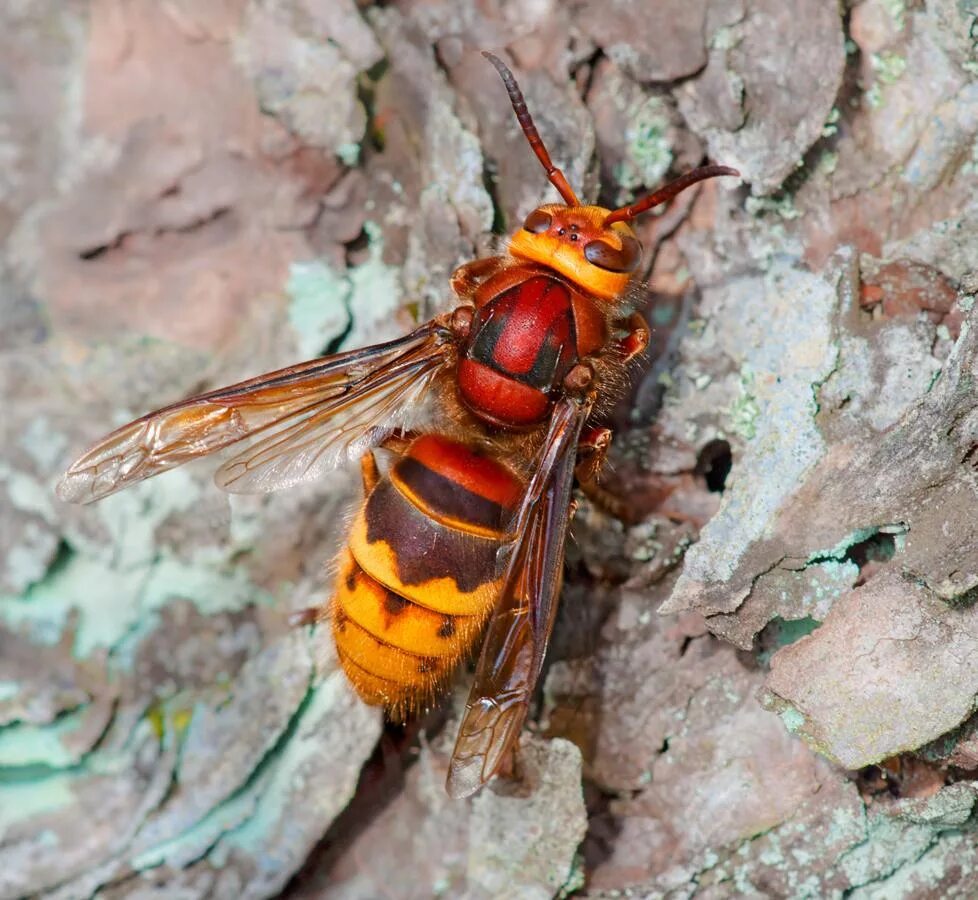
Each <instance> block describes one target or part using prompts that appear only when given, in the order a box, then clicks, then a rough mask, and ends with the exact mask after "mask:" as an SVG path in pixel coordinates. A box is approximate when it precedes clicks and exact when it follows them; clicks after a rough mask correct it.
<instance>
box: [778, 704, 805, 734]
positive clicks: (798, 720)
mask: <svg viewBox="0 0 978 900" xmlns="http://www.w3.org/2000/svg"><path fill="white" fill-rule="evenodd" d="M778 716H779V717H780V719H781V721H782V722H784V727H785V728H787V729H788V731H790V732H791V733H792V734H797V733H798V732H799V731H801V729H802V728H804V727H805V717H804V716H803V715H802V714H801V713H800V712H798V710H797V709H795V708H794V707H793V706H789V707H787V708H785V709H783V710H781V711H780V712H779V713H778Z"/></svg>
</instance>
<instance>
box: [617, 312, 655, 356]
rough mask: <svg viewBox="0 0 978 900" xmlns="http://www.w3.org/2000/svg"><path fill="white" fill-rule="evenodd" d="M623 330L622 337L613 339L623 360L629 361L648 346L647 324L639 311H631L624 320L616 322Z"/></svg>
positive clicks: (639, 354)
mask: <svg viewBox="0 0 978 900" xmlns="http://www.w3.org/2000/svg"><path fill="white" fill-rule="evenodd" d="M618 324H619V326H620V327H621V328H622V329H624V330H625V332H626V334H625V336H624V337H623V338H621V339H619V340H617V341H615V347H616V348H617V350H618V352H619V353H620V354H621V358H622V361H623V362H626V363H628V362H631V361H632V360H633V359H635V357H636V356H641V355H642V354H643V353H644V352H645V348H646V347H648V346H649V326H648V324H647V323H646V321H645V319H644V318H643V317H642V314H641V313H637V312H633V313H632V314H631V315H630V316H629V317H628V318H627V319H626V320H625V321H624V322H621V323H618Z"/></svg>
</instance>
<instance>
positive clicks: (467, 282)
mask: <svg viewBox="0 0 978 900" xmlns="http://www.w3.org/2000/svg"><path fill="white" fill-rule="evenodd" d="M505 263H506V260H505V258H504V257H502V256H487V257H485V258H484V259H474V260H472V262H468V263H465V264H464V265H461V266H459V267H458V268H457V269H456V270H455V271H454V272H452V277H451V282H450V283H451V286H452V290H453V291H454V292H455V294H456V296H457V297H458V298H459V299H460V300H469V301H471V300H472V297H473V295H474V294H475V291H476V288H478V287H479V285H480V284H482V282H483V281H485V280H486V279H487V278H491V277H492V276H493V275H495V274H496V273H497V272H498V271H499V270H500V269H502V268H503V266H504V265H505Z"/></svg>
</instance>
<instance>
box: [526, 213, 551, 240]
mask: <svg viewBox="0 0 978 900" xmlns="http://www.w3.org/2000/svg"><path fill="white" fill-rule="evenodd" d="M551 222H553V216H551V215H550V213H547V212H544V211H543V210H542V209H535V210H533V212H531V213H530V214H529V215H528V216H527V217H526V221H525V222H524V223H523V227H524V228H525V229H526V230H527V231H529V232H530V233H531V234H543V233H544V232H545V231H546V230H547V229H548V228H549V227H550V223H551Z"/></svg>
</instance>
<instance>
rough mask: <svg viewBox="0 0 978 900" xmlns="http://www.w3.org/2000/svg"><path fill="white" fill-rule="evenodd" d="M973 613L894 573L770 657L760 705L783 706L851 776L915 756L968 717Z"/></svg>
mask: <svg viewBox="0 0 978 900" xmlns="http://www.w3.org/2000/svg"><path fill="white" fill-rule="evenodd" d="M976 649H978V611H976V610H975V608H974V607H972V606H965V607H952V606H949V605H948V604H947V603H945V602H944V601H943V600H941V599H940V598H938V597H936V596H935V595H934V594H933V593H931V592H930V591H928V590H927V589H926V588H924V587H921V586H919V585H915V584H914V583H913V582H910V581H907V580H905V579H903V578H901V577H900V576H899V575H896V574H895V573H888V574H881V575H879V576H877V577H876V578H874V579H872V580H871V581H869V582H868V583H867V584H866V585H864V586H863V587H861V588H857V589H856V590H854V591H852V592H851V593H849V594H847V595H845V596H844V597H842V598H841V599H839V600H837V601H836V603H835V604H834V605H833V608H832V610H831V611H830V612H829V615H828V616H827V617H826V619H825V621H824V622H823V623H822V625H821V627H820V628H819V629H817V630H816V631H815V632H813V633H812V634H811V635H809V636H808V637H806V638H803V639H802V640H800V641H798V642H796V643H794V644H792V645H791V646H789V647H785V648H784V649H782V650H780V651H778V652H777V653H776V654H775V655H774V657H773V659H772V660H771V673H770V674H769V676H768V678H767V681H766V684H765V688H766V696H767V698H768V699H767V701H766V702H767V703H768V705H770V706H772V707H774V708H781V706H782V704H790V706H791V707H793V708H794V709H795V710H797V711H798V713H800V714H801V716H802V717H803V718H804V724H803V725H802V726H801V727H800V728H799V729H798V733H799V734H801V735H802V736H803V737H804V738H805V739H806V740H807V741H809V742H811V743H812V745H813V746H815V747H817V748H818V749H819V751H820V752H822V753H825V754H826V755H827V756H829V757H830V758H832V759H834V760H836V761H837V762H838V763H839V764H840V765H842V766H844V767H845V768H847V769H858V768H862V767H864V766H867V765H870V764H871V763H875V762H879V761H880V760H883V759H886V758H888V757H890V756H895V755H897V754H898V753H902V752H906V751H908V750H914V749H916V748H917V747H920V746H922V745H924V744H926V743H928V742H930V741H932V740H934V739H936V738H938V737H939V736H940V735H942V734H945V733H946V732H949V731H951V730H952V729H954V728H956V727H957V726H958V725H960V724H961V723H962V722H963V721H964V720H965V719H966V718H967V717H968V716H969V715H970V713H971V711H972V709H973V706H974V698H975V696H976V695H978V680H976V679H975V677H973V673H972V671H971V667H970V666H967V665H962V663H963V661H964V660H967V659H969V658H971V657H972V656H973V654H974V653H975V651H976Z"/></svg>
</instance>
